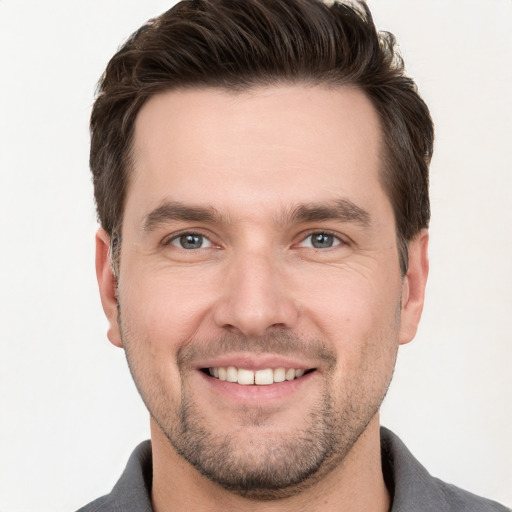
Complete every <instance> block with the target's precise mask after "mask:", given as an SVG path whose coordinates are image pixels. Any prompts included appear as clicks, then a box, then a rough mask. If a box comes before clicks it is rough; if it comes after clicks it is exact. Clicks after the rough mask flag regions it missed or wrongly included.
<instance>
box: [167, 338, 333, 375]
mask: <svg viewBox="0 0 512 512" xmlns="http://www.w3.org/2000/svg"><path fill="white" fill-rule="evenodd" d="M236 352H250V353H253V354H275V355H279V356H283V357H293V356H294V355H295V356H296V355H300V356H302V357H304V358H306V359H311V360H314V361H317V360H319V361H321V362H322V363H324V365H325V366H327V367H329V368H334V367H335V366H336V354H335V352H334V350H332V348H330V347H329V346H328V345H327V344H326V343H325V341H324V340H322V339H319V338H304V337H302V336H299V335H297V334H293V333H290V332H285V331H279V332H272V333H268V334H266V335H264V336H259V337H252V336H245V335H244V334H241V333H226V334H223V335H222V336H219V337H216V338H214V339H209V340H206V339H198V340H190V341H189V342H188V343H186V344H184V345H182V346H181V347H180V348H179V349H178V351H177V354H176V362H177V364H178V367H179V368H186V367H188V366H190V365H191V364H193V362H194V361H197V360H202V359H213V358H215V357H219V356H222V355H224V354H228V353H229V354H231V353H236Z"/></svg>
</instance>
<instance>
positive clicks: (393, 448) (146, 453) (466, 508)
mask: <svg viewBox="0 0 512 512" xmlns="http://www.w3.org/2000/svg"><path fill="white" fill-rule="evenodd" d="M381 447H382V465H383V466H382V467H383V471H384V476H385V480H386V485H387V486H388V489H389V491H390V493H391V498H392V503H393V504H392V506H391V511H390V512H511V510H510V509H508V508H505V507H504V506H502V505H500V504H499V503H496V502H494V501H490V500H487V499H485V498H480V497H479V496H475V495H474V494H471V493H469V492H467V491H464V490H462V489H459V488H458V487H455V486H453V485H450V484H447V483H445V482H442V481H441V480H438V479H437V478H433V477H432V476H430V474H429V473H428V471H427V470H426V469H425V468H424V467H423V466H422V465H421V464H420V463H419V462H418V461H417V460H416V459H415V458H414V457H413V455H412V454H411V452H410V451H409V450H408V449H407V447H406V446H405V445H404V444H403V443H402V441H400V439H399V438H398V437H397V436H395V435H394V434H393V433H392V432H391V431H389V430H387V429H386V428H384V427H382V428H381ZM151 481H152V459H151V443H150V441H144V442H143V443H141V444H140V445H139V446H137V448H136V449H135V451H134V452H133V453H132V455H131V457H130V459H129V461H128V464H127V466H126V469H125V471H124V473H123V474H122V476H121V478H120V479H119V481H118V482H117V484H116V485H115V486H114V488H113V489H112V492H111V493H110V494H108V495H106V496H103V497H102V498H99V499H97V500H95V501H93V502H92V503H90V504H89V505H86V506H85V507H83V508H81V509H80V510H79V511H78V512H153V508H152V506H151V498H150V496H151Z"/></svg>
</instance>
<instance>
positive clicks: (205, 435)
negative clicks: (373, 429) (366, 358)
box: [123, 336, 391, 501]
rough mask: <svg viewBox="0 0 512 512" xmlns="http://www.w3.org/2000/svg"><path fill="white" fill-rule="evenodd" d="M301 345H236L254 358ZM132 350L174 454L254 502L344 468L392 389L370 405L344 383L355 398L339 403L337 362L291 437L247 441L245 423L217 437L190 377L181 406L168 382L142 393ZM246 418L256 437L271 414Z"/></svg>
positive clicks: (288, 340) (286, 341)
mask: <svg viewBox="0 0 512 512" xmlns="http://www.w3.org/2000/svg"><path fill="white" fill-rule="evenodd" d="M123 337H124V336H123ZM279 339H282V341H281V342H280V341H279ZM294 339H295V338H292V337H290V336H284V337H283V336H275V337H272V338H269V340H271V341H268V342H267V343H265V342H263V343H262V342H261V340H259V341H258V345H257V347H258V348H257V349H256V348H255V347H256V345H255V344H254V347H253V344H252V343H251V342H250V341H248V340H245V342H242V341H238V342H236V344H237V346H238V347H241V346H243V345H245V346H246V347H247V346H248V345H250V348H251V349H253V350H254V351H255V352H257V351H265V350H266V349H267V348H270V347H269V345H272V346H275V347H277V346H278V344H279V347H280V349H276V348H275V349H274V350H269V352H272V351H274V352H276V351H277V352H279V351H280V350H281V351H283V350H282V347H288V348H289V347H290V346H291V345H292V344H293V343H294ZM306 343H307V346H310V347H311V346H315V344H314V343H313V342H311V341H309V342H305V341H304V340H302V341H300V342H298V343H297V344H298V346H299V347H305V346H306ZM228 344H229V345H231V342H228ZM130 345H131V343H127V344H125V348H126V353H127V359H128V364H129V366H130V370H131V372H132V375H133V377H134V380H135V382H136V384H137V387H138V389H139V392H140V394H141V396H142V398H143V400H144V402H145V404H146V407H147V408H148V410H149V411H150V414H151V416H152V417H153V419H154V420H155V422H156V423H157V425H158V426H159V427H160V429H161V430H162V432H163V433H164V434H165V436H166V437H167V439H168V440H169V442H170V444H171V445H172V447H173V448H174V450H175V451H176V452H177V453H178V454H179V455H180V456H181V457H183V459H185V460H186V461H188V462H189V463H190V464H191V465H192V466H194V467H195V468H196V469H197V470H198V471H199V472H200V473H201V474H202V475H204V476H205V477H207V478H208V479H210V480H211V481H213V482H215V483H217V484H218V485H220V486H221V487H222V488H224V489H225V490H227V491H230V492H232V493H235V494H238V495H240V496H243V497H245V498H249V499H253V500H262V501H263V500H275V499H283V498H286V497H290V496H293V495H296V494H298V493H300V492H301V491H302V490H304V489H306V488H308V487H310V486H312V485H314V484H315V483H316V482H318V481H319V480H321V479H322V478H323V477H324V476H325V475H326V474H328V473H330V472H331V471H332V470H333V469H334V468H336V467H339V466H340V465H341V464H342V463H343V460H344V459H345V457H346V456H347V454H348V453H349V452H350V450H351V448H352V447H353V446H354V444H355V443H356V441H357V440H358V439H359V437H360V435H361V434H362V433H363V432H364V431H365V429H366V427H367V426H368V424H369V423H370V421H371V420H372V418H373V417H374V416H375V414H376V413H377V412H378V410H379V407H380V404H381V402H382V400H383V399H384V396H385V394H386V391H387V388H388V385H389V382H390V380H391V376H390V377H389V381H388V382H387V385H385V386H384V387H383V389H381V390H380V393H377V394H375V393H374V396H373V398H372V399H371V400H370V401H368V397H362V396H361V394H360V393H361V390H360V389H359V383H345V384H348V386H347V388H348V389H345V393H347V391H348V393H347V394H344V395H343V398H342V399H340V398H339V397H335V396H332V393H331V392H330V389H331V388H332V386H330V385H329V382H330V380H331V374H332V370H333V368H334V367H335V365H336V363H335V359H333V361H334V362H332V361H331V372H327V373H326V374H325V375H323V376H322V378H324V379H325V383H324V388H323V389H324V391H323V393H322V396H321V397H320V399H319V400H318V401H317V403H316V405H315V406H314V407H313V408H312V409H310V410H309V411H305V413H304V415H303V422H302V425H301V426H298V427H297V426H295V425H292V426H291V428H290V431H289V432H287V434H286V435H284V434H276V435H271V434H269V429H268V428H266V429H262V431H264V432H265V434H264V435H261V436H259V435H258V436H256V435H253V436H252V437H251V438H249V439H248V438H247V436H245V437H244V425H243V424H241V423H240V422H239V423H238V427H237V428H236V429H234V431H232V432H230V433H228V434H225V435H223V434H219V433H216V432H215V428H214V423H213V422H214V421H215V420H214V419H213V420H212V419H211V418H210V419H209V418H207V417H205V415H204V414H203V412H202V410H201V407H200V406H199V405H198V404H197V403H196V402H195V401H194V399H193V393H192V392H191V391H190V389H189V388H188V382H189V381H188V379H187V371H180V375H181V390H182V391H181V396H180V400H179V404H176V405H177V407H172V406H170V403H169V402H168V401H167V398H166V397H167V395H168V392H167V389H166V386H165V383H164V381H163V380H160V379H158V378H157V379H156V380H154V381H153V382H152V383H151V384H150V385H149V386H148V382H147V381H146V382H145V385H144V388H142V386H140V385H139V383H141V382H143V381H144V380H145V379H139V378H138V377H137V376H138V375H139V372H138V370H139V369H140V368H137V366H138V365H137V364H136V363H135V361H136V358H133V357H131V354H130V352H131V351H130V350H129V347H130ZM216 345H217V346H223V345H224V346H225V345H226V343H225V342H220V343H217V344H215V343H213V342H210V343H208V344H205V346H216ZM329 358H334V355H329V356H328V357H327V359H329ZM182 364H183V362H182ZM178 367H180V362H179V356H178ZM140 375H142V374H140ZM244 420H245V422H246V424H245V426H250V427H251V432H255V431H257V427H258V426H265V425H266V424H267V420H268V412H267V411H265V410H264V409H263V408H255V409H254V410H253V411H252V412H251V414H250V416H244ZM235 423H236V418H235ZM212 427H213V428H212ZM241 437H243V442H241Z"/></svg>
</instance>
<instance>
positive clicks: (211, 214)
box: [142, 201, 225, 231]
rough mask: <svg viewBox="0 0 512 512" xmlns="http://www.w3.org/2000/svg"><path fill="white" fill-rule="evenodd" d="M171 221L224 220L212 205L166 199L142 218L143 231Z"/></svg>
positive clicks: (215, 221)
mask: <svg viewBox="0 0 512 512" xmlns="http://www.w3.org/2000/svg"><path fill="white" fill-rule="evenodd" d="M172 221H184V222H208V223H222V222H224V221H225V219H223V217H222V216H221V215H220V214H219V212H218V211H217V210H216V209H215V208H213V207H207V208H205V207H202V206H187V205H185V204H183V203H179V202H176V201H167V202H165V203H163V204H162V205H161V206H159V207H158V208H155V209H154V210H153V211H151V212H150V213H148V215H146V216H145V217H144V220H143V223H142V225H143V229H144V231H152V230H154V229H155V228H156V227H158V226H159V225H161V224H165V223H166V222H172Z"/></svg>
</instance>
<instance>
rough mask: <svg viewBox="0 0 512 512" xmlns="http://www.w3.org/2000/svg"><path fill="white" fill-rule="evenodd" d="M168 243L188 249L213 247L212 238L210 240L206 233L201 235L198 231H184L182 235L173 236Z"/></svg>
mask: <svg viewBox="0 0 512 512" xmlns="http://www.w3.org/2000/svg"><path fill="white" fill-rule="evenodd" d="M168 244H169V245H173V246H174V247H179V248H180V249H187V250H193V249H205V248H207V247H212V243H211V242H210V240H208V238H206V237H205V236H204V235H200V234H198V233H182V234H181V235H178V236H175V237H174V238H171V239H170V240H169V242H168Z"/></svg>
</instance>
